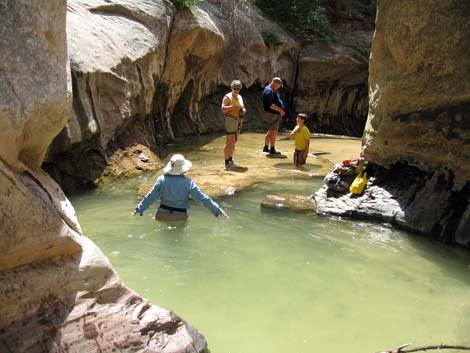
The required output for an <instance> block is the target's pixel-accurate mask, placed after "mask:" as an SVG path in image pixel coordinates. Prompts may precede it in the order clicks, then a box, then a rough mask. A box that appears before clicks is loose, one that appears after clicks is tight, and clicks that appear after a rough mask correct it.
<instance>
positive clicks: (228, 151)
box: [220, 80, 246, 170]
mask: <svg viewBox="0 0 470 353" xmlns="http://www.w3.org/2000/svg"><path fill="white" fill-rule="evenodd" d="M230 87H231V88H232V91H231V92H229V93H227V94H226V95H225V96H224V98H223V99H222V106H221V107H220V110H221V111H222V113H224V117H225V130H226V138H225V148H224V156H225V169H226V170H230V169H232V168H234V167H236V165H235V162H234V161H233V158H232V157H233V152H234V151H235V144H236V143H237V139H238V135H239V134H240V130H241V127H242V124H243V121H244V120H243V118H241V117H240V116H242V115H244V114H245V113H246V109H245V105H244V103H243V98H242V96H241V95H240V89H241V88H242V83H241V82H240V81H239V80H234V81H232V83H231V85H230Z"/></svg>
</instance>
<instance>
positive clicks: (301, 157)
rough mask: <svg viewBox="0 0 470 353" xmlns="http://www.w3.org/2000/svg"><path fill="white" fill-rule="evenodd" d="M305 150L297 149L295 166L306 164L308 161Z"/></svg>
mask: <svg viewBox="0 0 470 353" xmlns="http://www.w3.org/2000/svg"><path fill="white" fill-rule="evenodd" d="M304 152H305V150H295V152H294V164H295V166H296V167H297V166H300V165H304V164H305V163H307V157H306V156H305V153H304Z"/></svg>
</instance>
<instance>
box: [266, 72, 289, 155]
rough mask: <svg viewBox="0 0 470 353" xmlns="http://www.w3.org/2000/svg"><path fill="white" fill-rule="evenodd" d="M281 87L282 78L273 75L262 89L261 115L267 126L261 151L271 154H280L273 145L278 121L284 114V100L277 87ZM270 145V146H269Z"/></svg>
mask: <svg viewBox="0 0 470 353" xmlns="http://www.w3.org/2000/svg"><path fill="white" fill-rule="evenodd" d="M281 87H282V80H281V79H280V78H279V77H274V78H273V79H272V80H271V83H269V84H267V85H266V87H264V90H263V108H264V111H263V115H262V118H263V120H264V122H265V124H266V127H267V128H268V132H267V133H266V137H265V139H264V148H263V152H267V153H269V154H271V155H280V154H281V152H278V151H276V148H275V147H274V145H275V143H276V137H277V131H278V130H279V122H280V121H281V119H282V117H283V116H284V115H285V114H286V112H285V111H284V102H283V101H282V99H281V97H280V96H279V92H278V91H279V89H280V88H281ZM269 146H270V148H269Z"/></svg>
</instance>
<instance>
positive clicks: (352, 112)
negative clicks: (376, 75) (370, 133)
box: [293, 29, 373, 137]
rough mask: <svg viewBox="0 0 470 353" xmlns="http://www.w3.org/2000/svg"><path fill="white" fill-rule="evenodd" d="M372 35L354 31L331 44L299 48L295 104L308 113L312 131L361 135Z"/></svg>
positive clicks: (365, 116)
mask: <svg viewBox="0 0 470 353" xmlns="http://www.w3.org/2000/svg"><path fill="white" fill-rule="evenodd" d="M372 34H373V32H372V30H370V29H369V30H358V31H353V32H349V33H346V34H344V35H342V36H341V39H340V40H339V41H338V42H337V43H333V44H332V45H329V46H326V45H325V44H322V43H316V44H310V45H305V46H304V47H303V48H302V50H301V51H300V55H299V63H298V75H297V81H296V86H295V93H294V104H293V106H294V107H295V110H296V111H297V112H303V113H306V114H307V116H308V117H309V119H308V120H307V125H308V127H309V128H310V130H311V131H313V132H318V133H327V134H335V135H347V136H356V137H360V136H362V134H363V132H364V126H365V123H366V119H367V112H368V107H369V97H368V92H367V87H368V86H367V80H368V65H369V51H370V46H371V40H372Z"/></svg>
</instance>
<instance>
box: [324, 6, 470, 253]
mask: <svg viewBox="0 0 470 353" xmlns="http://www.w3.org/2000/svg"><path fill="white" fill-rule="evenodd" d="M377 5H378V11H377V20H376V31H375V35H374V39H373V43H372V54H371V59H370V67H369V71H370V77H369V97H370V98H369V116H368V120H367V124H366V130H365V133H364V136H363V153H362V154H363V156H364V157H365V158H366V159H367V160H369V161H370V163H371V164H372V165H374V166H375V169H376V172H375V175H374V177H373V178H372V179H371V180H370V182H369V184H368V189H367V190H366V192H365V194H364V195H362V196H361V197H358V198H349V197H341V198H336V199H335V198H326V197H325V196H326V195H325V190H324V189H323V190H322V191H321V192H320V193H319V194H318V201H319V206H320V207H319V210H320V212H326V213H334V214H343V215H344V214H346V215H355V216H361V217H369V218H379V219H386V220H388V221H391V222H393V223H397V224H399V225H401V226H403V227H406V228H409V229H412V230H414V231H418V232H421V233H424V234H427V235H430V236H432V237H435V238H438V239H440V240H443V241H446V242H450V243H459V244H461V245H466V246H468V245H470V181H469V180H470V165H469V164H468V163H467V161H468V160H469V158H470V110H469V107H470V86H469V84H468V83H467V81H468V80H467V79H466V78H467V77H468V76H469V75H470V66H469V64H470V56H469V54H470V39H469V37H468V30H469V26H470V22H469V20H468V19H469V18H470V3H467V2H463V1H457V0H430V1H426V2H424V1H415V2H399V3H398V2H393V1H379V2H378V4H377Z"/></svg>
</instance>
